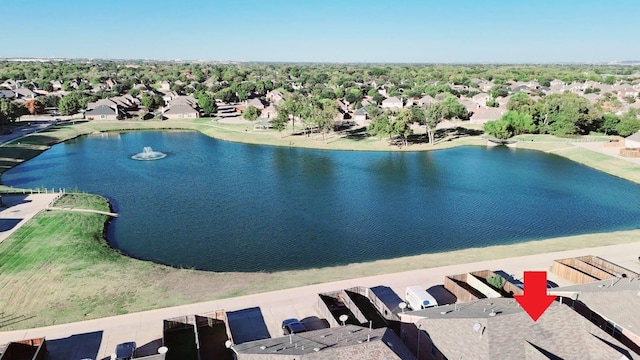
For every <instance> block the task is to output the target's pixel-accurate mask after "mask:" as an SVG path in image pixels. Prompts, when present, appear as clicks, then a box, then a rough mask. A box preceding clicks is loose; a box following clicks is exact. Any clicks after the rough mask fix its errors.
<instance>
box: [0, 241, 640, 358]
mask: <svg viewBox="0 0 640 360" xmlns="http://www.w3.org/2000/svg"><path fill="white" fill-rule="evenodd" d="M583 255H597V256H600V257H603V258H605V259H607V260H610V261H613V262H615V263H617V264H618V265H620V266H624V267H626V268H628V269H630V270H633V271H637V272H640V262H638V256H639V255H640V242H637V243H633V244H623V245H613V246H606V247H599V248H591V249H583V250H570V251H562V252H556V253H548V254H539V255H530V256H522V257H515V258H509V259H501V260H493V261H483V262H476V263H470V264H462V265H452V266H444V267H438V268H432V269H421V270H414V271H407V272H401V273H394V274H387V275H380V276H372V277H365V278H358V279H351V280H344V281H337V282H332V283H325V284H318V285H311V286H305V287H300V288H293V289H286V290H279V291H273V292H267V293H261V294H255V295H247V296H240V297H236V298H229V299H221V300H214V301H209V302H203V303H197V304H191V305H184V306H176V307H171V308H165V309H159V310H152V311H146V312H139V313H134V314H128V315H121V316H114V317H109V318H102V319H95V320H88V321H82V322H77V323H71V324H64V325H55V326H49V327H43V328H38V329H30V330H18V331H9V332H0V344H4V343H8V342H10V341H16V340H22V339H31V338H36V337H41V336H45V337H46V338H47V339H61V338H66V337H69V336H71V335H74V334H86V333H94V332H99V331H102V333H101V334H102V341H101V344H100V348H99V349H98V350H97V351H98V359H102V358H106V357H108V356H109V354H111V353H113V351H114V349H115V346H116V345H117V344H118V343H121V342H125V341H135V342H136V343H137V344H138V346H143V345H145V344H148V343H150V342H152V341H154V340H157V339H160V338H162V327H163V320H164V319H168V318H173V317H178V316H185V315H192V314H203V313H208V312H212V311H215V310H226V311H228V312H231V311H233V312H236V313H237V312H240V311H242V310H251V313H261V314H262V316H263V321H264V324H265V325H266V327H267V329H268V331H269V334H270V335H271V336H272V337H277V336H280V335H281V328H280V323H281V322H282V320H283V319H286V318H291V317H296V318H299V319H304V318H312V317H319V314H318V313H317V311H316V310H315V307H316V304H317V301H318V296H317V294H318V293H321V292H328V291H333V290H339V289H345V288H350V287H354V286H367V287H374V286H388V287H390V288H391V289H392V290H393V291H395V292H396V293H397V294H398V296H399V297H400V298H403V297H404V296H403V293H404V289H405V288H406V287H407V286H411V285H423V286H425V287H430V286H434V285H438V284H442V283H443V281H444V277H445V276H446V275H451V274H461V273H466V272H470V271H475V270H483V269H490V270H494V271H497V270H502V271H504V272H505V273H507V274H514V275H515V277H516V278H518V279H521V278H522V277H523V273H524V271H531V270H538V271H549V269H550V267H551V265H552V262H553V260H555V259H561V258H567V257H574V256H583ZM416 266H419V264H417V265H416ZM548 278H549V280H550V281H553V282H555V283H556V284H558V285H559V286H565V285H570V283H569V282H568V281H566V280H564V279H562V278H559V277H558V276H556V275H555V274H551V273H549V275H548ZM245 312H246V311H245ZM238 324H239V326H242V324H243V323H238ZM238 324H236V325H238ZM246 326H247V327H248V328H247V329H242V331H241V334H243V336H245V337H248V336H252V334H251V331H252V330H251V329H250V327H251V324H250V323H247V325H246ZM245 330H246V331H245ZM238 331H239V330H238Z"/></svg>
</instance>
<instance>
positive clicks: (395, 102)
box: [381, 96, 402, 110]
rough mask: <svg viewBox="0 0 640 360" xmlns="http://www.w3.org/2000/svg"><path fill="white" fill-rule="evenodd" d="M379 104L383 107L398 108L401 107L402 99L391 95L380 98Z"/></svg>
mask: <svg viewBox="0 0 640 360" xmlns="http://www.w3.org/2000/svg"><path fill="white" fill-rule="evenodd" d="M381 106H382V108H383V109H390V110H399V109H402V100H400V99H398V98H397V97H395V96H392V97H389V98H386V99H384V100H382V104H381Z"/></svg>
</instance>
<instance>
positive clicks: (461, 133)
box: [407, 126, 484, 144]
mask: <svg viewBox="0 0 640 360" xmlns="http://www.w3.org/2000/svg"><path fill="white" fill-rule="evenodd" d="M483 133H484V132H483V131H482V130H475V129H467V128H464V127H460V126H458V127H455V128H449V129H439V130H436V132H435V134H434V140H435V142H436V143H437V142H438V141H444V140H446V141H451V140H455V139H460V138H464V137H470V136H478V135H482V134H483ZM407 140H408V141H409V143H410V144H428V143H429V137H428V136H427V134H413V135H409V136H408V137H407Z"/></svg>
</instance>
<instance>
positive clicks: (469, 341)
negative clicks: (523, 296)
mask: <svg viewBox="0 0 640 360" xmlns="http://www.w3.org/2000/svg"><path fill="white" fill-rule="evenodd" d="M456 309H457V310H456ZM491 314H494V315H491ZM402 318H403V321H407V318H408V319H409V321H412V322H415V323H416V324H418V326H420V327H421V329H422V330H423V331H426V332H427V333H428V335H429V337H430V338H431V340H432V342H433V344H434V345H435V346H436V347H437V348H438V350H439V351H440V352H441V353H442V354H443V355H444V356H445V357H447V358H448V359H549V358H553V359H555V358H560V359H594V360H596V359H616V360H617V359H625V356H626V357H627V358H629V359H638V356H637V355H635V354H634V353H633V352H632V351H630V350H629V349H628V348H627V347H626V346H624V345H622V344H621V343H620V342H619V341H618V340H616V339H614V338H613V337H612V336H611V335H609V334H607V333H605V332H604V331H602V330H601V329H600V328H599V327H597V326H596V325H594V324H593V323H591V322H590V321H589V320H587V319H585V318H584V317H582V316H581V315H579V314H578V313H577V312H575V311H574V310H573V309H571V308H570V307H569V306H567V305H565V304H560V303H559V302H554V303H553V304H552V305H551V306H550V307H549V308H548V309H547V311H546V312H545V313H544V314H543V315H542V317H540V318H539V319H538V321H537V322H534V321H532V320H531V318H530V317H529V316H528V315H527V314H526V313H525V312H524V310H523V309H522V308H521V307H520V306H519V305H518V303H517V302H516V301H515V300H513V299H507V298H494V299H481V300H476V301H472V302H467V303H463V304H457V305H447V306H440V307H437V308H431V309H426V310H420V311H414V312H408V313H406V314H404V315H402ZM554 356H555V357H554Z"/></svg>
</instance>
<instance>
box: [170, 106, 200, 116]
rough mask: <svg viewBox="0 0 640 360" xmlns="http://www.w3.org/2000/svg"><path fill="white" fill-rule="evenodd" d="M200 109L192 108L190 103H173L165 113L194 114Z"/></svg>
mask: <svg viewBox="0 0 640 360" xmlns="http://www.w3.org/2000/svg"><path fill="white" fill-rule="evenodd" d="M197 112H198V110H196V109H194V108H192V107H191V106H189V105H183V104H178V105H172V106H171V107H170V108H169V109H168V110H166V111H165V112H164V114H194V113H197Z"/></svg>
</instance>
